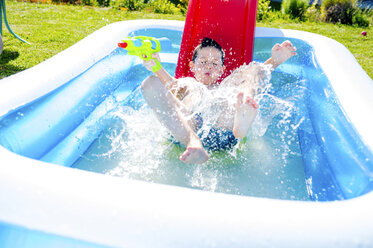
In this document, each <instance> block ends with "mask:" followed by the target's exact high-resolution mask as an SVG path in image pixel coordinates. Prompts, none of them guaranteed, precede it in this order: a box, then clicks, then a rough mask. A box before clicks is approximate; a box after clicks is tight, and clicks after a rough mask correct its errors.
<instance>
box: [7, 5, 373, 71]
mask: <svg viewBox="0 0 373 248" xmlns="http://www.w3.org/2000/svg"><path fill="white" fill-rule="evenodd" d="M6 4H7V17H8V21H9V23H10V25H11V28H12V29H13V31H14V32H15V33H16V34H18V35H19V36H21V37H22V38H23V39H26V40H27V41H29V42H30V43H31V45H28V44H25V43H22V42H20V41H19V40H17V39H16V38H14V37H13V36H12V35H11V34H10V33H9V32H8V30H7V29H6V28H5V27H4V28H3V35H4V37H3V41H4V52H3V54H2V55H0V78H3V77H7V76H9V75H12V74H15V73H17V72H19V71H22V70H25V69H27V68H30V67H32V66H34V65H37V64H39V63H41V62H42V61H44V60H46V59H48V58H50V57H52V56H53V55H55V54H57V53H59V52H61V51H62V50H64V49H66V48H68V47H70V46H71V45H73V44H74V43H76V42H78V41H79V40H81V39H83V38H84V37H86V36H87V35H89V34H90V33H92V32H94V31H95V30H98V29H100V28H101V27H103V26H105V25H108V24H110V23H113V22H117V21H123V20H131V19H172V20H184V19H185V17H184V16H182V15H180V14H179V15H164V14H154V13H151V12H149V11H142V12H124V11H121V10H116V9H111V8H93V7H83V6H69V5H51V4H36V3H26V2H16V1H13V0H10V1H6ZM257 25H258V26H265V27H273V28H287V29H297V30H304V31H308V32H313V33H318V34H321V35H325V36H327V37H330V38H332V39H335V40H337V41H338V42H340V43H342V44H343V45H345V46H346V47H347V48H348V49H349V50H350V51H351V53H352V54H353V55H354V56H355V58H356V59H357V61H358V62H359V63H360V65H361V66H362V67H363V69H364V70H365V71H366V72H367V73H368V75H369V76H370V77H371V78H373V50H372V47H373V42H372V40H373V38H372V37H373V28H372V27H369V28H365V29H364V30H366V31H367V32H368V36H367V37H364V36H362V35H361V34H360V33H361V32H362V31H363V29H361V28H354V27H351V26H346V25H333V24H327V23H310V22H305V23H297V22H291V23H289V21H286V22H285V21H282V20H278V21H275V22H273V21H272V22H270V23H265V22H260V23H258V24H257Z"/></svg>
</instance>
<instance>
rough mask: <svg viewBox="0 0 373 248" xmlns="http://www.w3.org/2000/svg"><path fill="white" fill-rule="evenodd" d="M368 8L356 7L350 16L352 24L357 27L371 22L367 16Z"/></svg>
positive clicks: (366, 25)
mask: <svg viewBox="0 0 373 248" xmlns="http://www.w3.org/2000/svg"><path fill="white" fill-rule="evenodd" d="M369 12H371V11H369V10H366V11H363V10H361V9H356V10H355V13H354V15H353V16H352V24H353V25H356V26H359V27H368V26H369V25H370V23H371V18H369V15H370V14H369Z"/></svg>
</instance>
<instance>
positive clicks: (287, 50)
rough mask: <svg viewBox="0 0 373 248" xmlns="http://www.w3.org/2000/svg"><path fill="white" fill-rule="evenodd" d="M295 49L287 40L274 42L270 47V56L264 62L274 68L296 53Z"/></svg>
mask: <svg viewBox="0 0 373 248" xmlns="http://www.w3.org/2000/svg"><path fill="white" fill-rule="evenodd" d="M296 50H297V49H296V47H295V46H293V44H292V43H291V42H290V41H288V40H287V41H284V42H282V43H281V44H276V45H274V46H273V47H272V50H271V54H272V56H271V57H270V58H269V59H268V60H267V61H266V62H264V64H265V65H271V66H272V68H273V69H276V67H277V66H279V65H281V64H282V63H284V62H285V61H286V60H288V59H289V58H291V57H293V56H294V55H296V54H297V53H296V52H295V51H296Z"/></svg>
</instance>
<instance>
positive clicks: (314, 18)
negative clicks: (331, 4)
mask: <svg viewBox="0 0 373 248" xmlns="http://www.w3.org/2000/svg"><path fill="white" fill-rule="evenodd" d="M306 19H307V20H309V21H311V22H318V21H321V12H320V7H319V6H318V5H317V0H315V1H314V2H313V3H312V5H311V6H309V7H308V9H307V11H306Z"/></svg>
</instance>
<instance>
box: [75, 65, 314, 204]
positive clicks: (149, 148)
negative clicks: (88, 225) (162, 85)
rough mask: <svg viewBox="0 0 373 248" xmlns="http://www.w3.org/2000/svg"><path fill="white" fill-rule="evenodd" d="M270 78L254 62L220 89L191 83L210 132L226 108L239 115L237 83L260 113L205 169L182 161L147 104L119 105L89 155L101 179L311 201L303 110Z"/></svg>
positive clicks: (214, 154)
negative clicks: (300, 141)
mask: <svg viewBox="0 0 373 248" xmlns="http://www.w3.org/2000/svg"><path fill="white" fill-rule="evenodd" d="M243 75H244V76H243ZM270 75H271V71H270V68H268V67H265V66H262V65H261V64H258V63H251V64H249V65H243V66H241V67H240V68H239V69H238V70H236V71H235V72H234V73H233V74H232V75H231V76H230V77H228V78H226V79H225V80H224V81H223V82H222V83H221V85H220V86H219V87H217V88H214V89H207V88H206V87H205V86H203V85H201V84H198V83H193V81H187V79H186V80H185V81H184V83H188V85H189V90H191V92H193V93H192V94H190V95H191V96H192V98H191V99H190V101H192V102H193V103H194V104H193V108H192V109H193V111H192V112H193V113H192V114H191V115H190V117H192V116H193V115H194V114H196V113H202V118H203V127H202V128H204V129H209V128H211V127H212V126H214V125H216V124H217V123H218V122H219V117H220V112H221V110H222V108H225V110H228V111H230V112H229V113H231V116H233V113H234V104H235V102H236V96H237V93H238V92H239V91H240V90H242V88H240V85H237V84H238V83H241V82H242V81H244V82H246V83H247V82H249V83H250V85H251V86H252V88H249V89H250V90H253V93H252V94H253V95H255V96H254V98H255V100H256V102H257V103H258V104H259V106H260V107H259V110H258V115H257V117H256V119H255V121H254V123H253V126H252V128H251V130H250V131H249V133H248V136H247V138H246V139H244V140H242V141H241V142H240V143H239V144H237V145H236V146H235V147H234V148H233V149H232V150H227V151H218V152H212V153H210V159H209V160H208V162H206V163H204V164H202V165H188V164H184V163H182V162H181V161H180V160H179V155H180V154H181V152H182V151H183V150H184V149H185V148H183V147H181V146H179V145H177V144H174V143H172V142H171V141H170V137H171V136H170V134H169V133H168V131H167V130H166V129H165V128H164V127H163V126H162V125H161V124H160V123H159V122H158V121H157V118H156V117H155V115H154V113H152V111H151V110H150V109H149V108H148V107H147V105H144V106H143V107H142V108H140V109H139V110H133V109H132V108H131V107H128V106H118V107H117V108H116V109H114V110H113V111H111V112H110V113H108V116H106V117H105V118H110V119H112V120H113V125H111V126H110V128H108V129H107V130H106V131H105V132H104V133H103V134H102V135H101V137H100V138H99V139H98V140H97V142H96V143H97V144H96V146H95V147H96V149H91V151H90V153H91V154H90V155H87V154H85V156H86V157H91V158H92V157H94V161H95V163H96V164H97V163H100V161H102V164H103V165H102V166H101V167H100V168H104V169H101V170H102V171H101V172H103V173H106V174H109V175H113V176H119V177H124V178H132V179H140V180H145V181H149V182H156V183H164V184H171V185H178V186H184V187H191V188H197V189H202V190H208V191H213V192H224V193H232V194H238V195H252V196H264V197H272V198H281V199H302V200H305V199H307V192H306V188H305V183H304V173H303V166H302V164H301V156H300V152H299V148H298V145H297V139H296V137H297V135H296V128H297V127H298V126H299V124H300V123H299V122H298V123H292V116H293V115H294V114H296V112H297V109H296V107H295V106H294V104H293V103H292V102H289V101H286V100H284V99H280V98H278V97H276V96H275V95H273V94H272V93H271V90H272V83H271V80H270ZM239 78H240V79H241V81H239V82H238V80H237V79H239ZM242 79H243V80H242ZM250 85H249V86H250ZM245 89H248V87H247V86H246V88H245ZM301 120H302V119H301ZM301 120H300V122H301ZM83 160H84V159H83ZM78 167H79V166H78ZM98 167H99V166H98ZM98 167H97V168H98Z"/></svg>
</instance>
